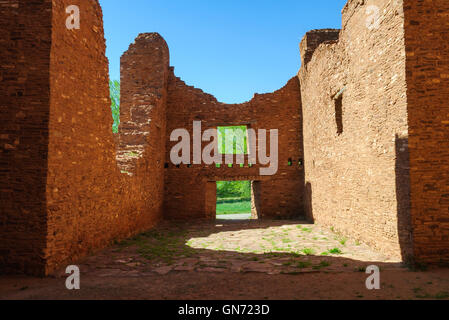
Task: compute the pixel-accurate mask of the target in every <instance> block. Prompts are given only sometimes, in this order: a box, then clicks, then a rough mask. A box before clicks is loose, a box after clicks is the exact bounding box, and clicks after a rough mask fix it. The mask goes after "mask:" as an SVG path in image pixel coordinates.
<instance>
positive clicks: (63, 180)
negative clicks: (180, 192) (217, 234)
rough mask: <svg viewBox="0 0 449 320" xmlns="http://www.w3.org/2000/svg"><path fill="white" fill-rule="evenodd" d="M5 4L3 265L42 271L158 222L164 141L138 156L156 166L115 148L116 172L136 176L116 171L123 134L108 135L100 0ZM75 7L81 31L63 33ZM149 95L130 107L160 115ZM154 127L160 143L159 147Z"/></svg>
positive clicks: (109, 123) (109, 124)
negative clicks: (152, 108) (146, 107)
mask: <svg viewBox="0 0 449 320" xmlns="http://www.w3.org/2000/svg"><path fill="white" fill-rule="evenodd" d="M9 4H11V7H9V6H7V5H2V6H0V8H1V10H2V11H6V13H7V14H6V15H2V17H3V16H6V17H8V19H7V20H5V21H4V20H1V24H0V26H1V28H3V30H7V32H5V33H3V32H2V41H5V42H7V43H8V45H9V47H11V48H12V49H11V50H10V51H6V52H5V53H4V50H2V51H1V52H2V53H1V54H2V55H3V54H5V60H3V56H2V69H1V76H2V79H5V80H7V81H2V82H1V86H0V88H1V90H2V91H1V93H2V96H8V97H10V98H8V99H6V100H2V103H1V108H2V111H5V114H7V115H8V116H6V117H2V129H1V132H0V134H1V137H2V145H1V146H2V149H1V158H0V163H1V164H2V170H1V175H2V178H4V180H3V179H2V181H6V183H4V184H3V185H2V189H1V199H2V214H1V224H0V228H1V229H0V237H1V239H0V240H1V241H0V251H1V253H2V255H1V258H0V268H1V269H2V270H4V271H6V272H14V273H16V272H26V273H31V274H36V275H44V274H49V273H51V272H52V271H54V270H56V269H57V268H59V267H61V266H64V265H67V264H68V263H70V262H73V261H77V260H79V259H80V258H82V257H83V256H85V255H86V254H88V253H90V252H92V251H94V250H96V249H99V248H102V247H105V246H106V245H108V244H109V243H111V241H113V240H119V239H124V238H126V237H129V236H131V235H134V234H136V233H138V232H140V231H144V230H147V229H149V228H151V227H152V226H153V225H154V224H155V223H157V222H158V221H159V220H160V219H161V215H162V211H161V209H162V199H163V188H162V183H163V182H161V181H163V179H161V181H159V182H158V183H155V181H154V179H155V177H156V179H159V178H158V175H159V177H163V168H162V167H160V166H159V167H158V166H157V165H156V163H157V161H159V163H161V162H162V158H163V157H164V155H165V153H164V150H163V147H164V144H163V143H160V144H159V145H157V148H156V146H155V145H154V144H152V142H151V141H150V140H148V143H146V150H145V148H144V150H143V151H144V152H145V153H147V152H148V154H154V153H156V154H157V153H159V154H160V155H159V158H160V159H159V160H157V159H156V158H157V157H148V158H142V159H140V160H138V161H135V160H136V159H134V156H129V157H128V160H127V159H126V156H123V153H122V152H120V151H121V150H120V149H119V150H118V152H117V153H118V154H119V155H120V154H121V155H122V157H119V160H120V166H121V167H122V166H123V165H126V162H127V161H128V162H132V163H133V166H132V169H130V170H131V171H132V172H128V171H127V173H122V172H121V171H122V170H121V169H120V168H119V167H118V165H117V160H116V144H115V142H114V139H115V140H118V141H120V142H121V146H123V145H126V143H127V142H128V141H127V138H126V134H124V135H125V137H124V138H121V137H120V136H119V137H116V138H114V136H113V134H112V117H111V111H110V98H109V87H108V79H109V77H108V61H107V59H106V57H105V39H104V35H103V24H102V13H101V8H100V6H99V3H98V1H89V0H79V1H71V0H70V1H68V0H64V1H62V0H61V1H53V2H51V1H41V2H39V1H38V2H36V1H34V2H29V1H8V5H9ZM16 4H17V5H16ZM72 4H75V5H79V7H80V10H81V11H82V14H83V15H82V22H81V29H80V30H68V29H66V27H65V20H66V18H67V14H66V13H65V8H66V7H67V6H68V5H72ZM44 8H45V9H44ZM19 11H20V14H19ZM2 13H3V12H2ZM30 18H32V19H30ZM11 19H12V20H13V21H11ZM17 21H20V22H22V23H23V24H22V26H21V25H20V24H18V23H17ZM37 44H39V45H37ZM150 59H151V57H150ZM4 61H8V63H9V64H8V65H6V64H5V63H4ZM147 61H148V60H147ZM80 66H82V67H81V68H80ZM132 72H133V71H130V76H132V75H131V73H132ZM125 74H126V72H125ZM147 93H148V96H147V95H146V94H147ZM153 93H154V95H153V96H151V94H153ZM153 93H151V92H148V91H147V92H145V93H144V95H143V96H142V97H137V100H136V101H133V100H132V99H130V100H129V101H130V103H136V106H137V105H144V104H152V103H154V104H155V106H156V109H157V107H160V106H161V105H163V103H159V102H158V100H159V99H161V97H159V96H157V95H158V94H159V93H158V92H153ZM124 97H125V99H126V97H127V95H126V93H125V94H124ZM2 99H3V98H2ZM141 99H142V100H143V103H141V102H142V101H140V100H141ZM6 112H7V113H6ZM156 113H157V116H155V118H157V117H159V118H160V119H157V120H156V121H155V122H156V123H159V124H158V125H160V126H162V128H163V126H164V122H165V117H164V116H163V114H164V110H160V111H157V112H156ZM124 118H126V117H124ZM144 130H150V131H151V130H152V129H148V128H145V129H144ZM160 131H161V136H160V138H159V140H160V141H165V138H164V137H163V134H164V130H163V129H162V130H160ZM124 132H125V133H128V132H126V130H124ZM122 142H123V143H124V144H122ZM140 143H141V144H143V145H145V142H144V141H143V140H141V141H140ZM151 148H154V149H155V150H148V149H151ZM156 150H157V151H156ZM3 168H6V170H4V169H3ZM128 168H129V166H128ZM124 171H126V170H123V172H124Z"/></svg>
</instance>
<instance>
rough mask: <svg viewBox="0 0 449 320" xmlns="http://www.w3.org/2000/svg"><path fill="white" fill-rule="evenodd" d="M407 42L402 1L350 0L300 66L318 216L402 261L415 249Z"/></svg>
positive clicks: (309, 176) (308, 168) (312, 207)
mask: <svg viewBox="0 0 449 320" xmlns="http://www.w3.org/2000/svg"><path fill="white" fill-rule="evenodd" d="M370 6H376V7H375V8H377V9H378V11H377V12H378V13H379V19H372V15H373V14H375V12H376V11H373V10H372V8H373V7H371V10H370ZM324 32H325V33H326V34H328V33H329V31H328V30H325V31H324ZM310 37H314V38H315V39H323V40H327V38H328V37H327V36H326V37H324V36H320V32H312V33H310V34H308V35H306V37H305V39H304V40H303V42H314V40H315V39H309V38H310ZM301 47H302V48H303V51H302V52H301V54H302V56H303V57H305V56H306V57H307V56H310V52H309V51H308V50H309V49H307V48H308V47H307V46H304V45H302V46H301ZM404 48H405V47H404V14H403V4H402V1H390V0H367V1H362V2H361V1H355V0H350V1H348V3H347V4H346V6H345V8H344V9H343V28H342V30H341V31H340V36H339V39H338V40H331V41H325V42H323V43H322V44H321V45H320V46H318V47H316V46H313V47H311V50H314V52H313V56H312V57H311V58H310V61H309V62H308V63H306V64H304V65H303V66H302V68H301V70H300V72H299V78H300V82H301V92H302V105H303V119H304V152H305V156H304V157H305V172H306V176H305V182H306V199H307V202H306V208H307V210H308V214H309V215H310V216H313V218H314V219H315V220H316V221H317V222H320V223H322V224H325V225H329V226H333V227H334V228H335V229H336V230H337V231H339V232H341V233H343V234H347V235H351V236H352V237H355V238H357V239H359V240H361V241H363V242H365V243H368V244H370V245H372V246H373V247H375V248H377V249H378V250H380V251H382V252H384V253H385V254H388V255H390V256H391V258H393V259H402V258H406V257H407V256H409V255H411V254H412V247H411V227H410V210H409V208H410V199H409V188H410V182H409V177H408V176H407V175H408V167H409V163H408V147H407V137H408V124H407V97H406V74H405V62H406V61H405V49H404ZM304 50H305V51H304Z"/></svg>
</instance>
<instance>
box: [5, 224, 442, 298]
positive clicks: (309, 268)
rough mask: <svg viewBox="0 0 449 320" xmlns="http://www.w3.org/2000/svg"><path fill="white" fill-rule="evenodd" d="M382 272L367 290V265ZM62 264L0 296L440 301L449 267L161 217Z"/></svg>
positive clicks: (11, 280) (278, 230) (336, 238)
mask: <svg viewBox="0 0 449 320" xmlns="http://www.w3.org/2000/svg"><path fill="white" fill-rule="evenodd" d="M369 265H376V266H378V267H379V268H380V269H381V280H382V289H381V290H368V289H367V288H366V285H365V281H366V279H367V278H368V276H369V275H368V274H366V273H365V270H366V267H367V266H369ZM79 266H80V270H81V286H82V288H81V290H79V291H68V290H67V289H66V288H65V278H66V276H67V275H66V274H65V273H64V270H62V271H61V272H59V273H57V274H55V275H54V276H53V277H50V278H47V279H36V278H28V277H3V278H0V288H2V289H0V298H1V299H289V300H290V299H420V298H424V299H446V298H449V293H448V292H449V270H447V269H439V270H438V269H437V270H430V271H427V272H411V271H409V270H408V269H405V268H403V267H402V266H401V264H400V263H399V262H397V261H393V260H391V259H389V257H387V256H384V255H382V254H380V253H377V252H375V251H373V250H372V249H370V248H369V247H368V246H366V245H364V244H362V243H358V242H357V241H353V240H351V239H347V238H345V237H343V236H341V235H339V234H336V233H334V232H333V231H332V230H329V229H326V228H323V227H320V226H319V225H311V224H307V223H306V222H301V221H296V222H295V221H257V220H256V221H241V220H240V221H232V220H226V221H214V222H205V221H194V222H189V223H176V222H164V223H162V224H161V225H160V226H159V227H157V228H155V229H153V230H150V231H148V232H146V233H143V234H141V235H139V236H136V237H134V238H132V239H129V240H126V241H123V242H120V243H117V244H115V245H113V246H111V247H110V248H107V249H105V250H103V251H101V252H99V253H97V254H95V255H93V256H91V257H88V258H86V259H85V260H84V261H81V262H80V265H79Z"/></svg>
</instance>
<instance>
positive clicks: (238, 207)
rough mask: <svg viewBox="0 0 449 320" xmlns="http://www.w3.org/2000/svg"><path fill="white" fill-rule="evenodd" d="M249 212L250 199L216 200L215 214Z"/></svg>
mask: <svg viewBox="0 0 449 320" xmlns="http://www.w3.org/2000/svg"><path fill="white" fill-rule="evenodd" d="M241 213H251V201H249V200H244V199H241V200H239V201H232V202H217V215H227V214H241Z"/></svg>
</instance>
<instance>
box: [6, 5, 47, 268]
mask: <svg viewBox="0 0 449 320" xmlns="http://www.w3.org/2000/svg"><path fill="white" fill-rule="evenodd" d="M50 48H51V1H50V0H48V1H28V0H23V1H22V0H21V1H19V0H9V1H2V2H1V3H0V115H1V116H0V183H1V186H0V272H1V271H7V272H14V271H16V270H23V271H26V272H29V273H37V272H39V271H40V270H42V269H43V266H44V264H45V260H44V258H43V256H44V254H43V252H44V248H45V244H46V243H45V237H46V199H45V185H46V175H47V144H48V120H49V109H48V105H49V100H50V94H49V87H50V77H49V65H50V60H49V57H50Z"/></svg>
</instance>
